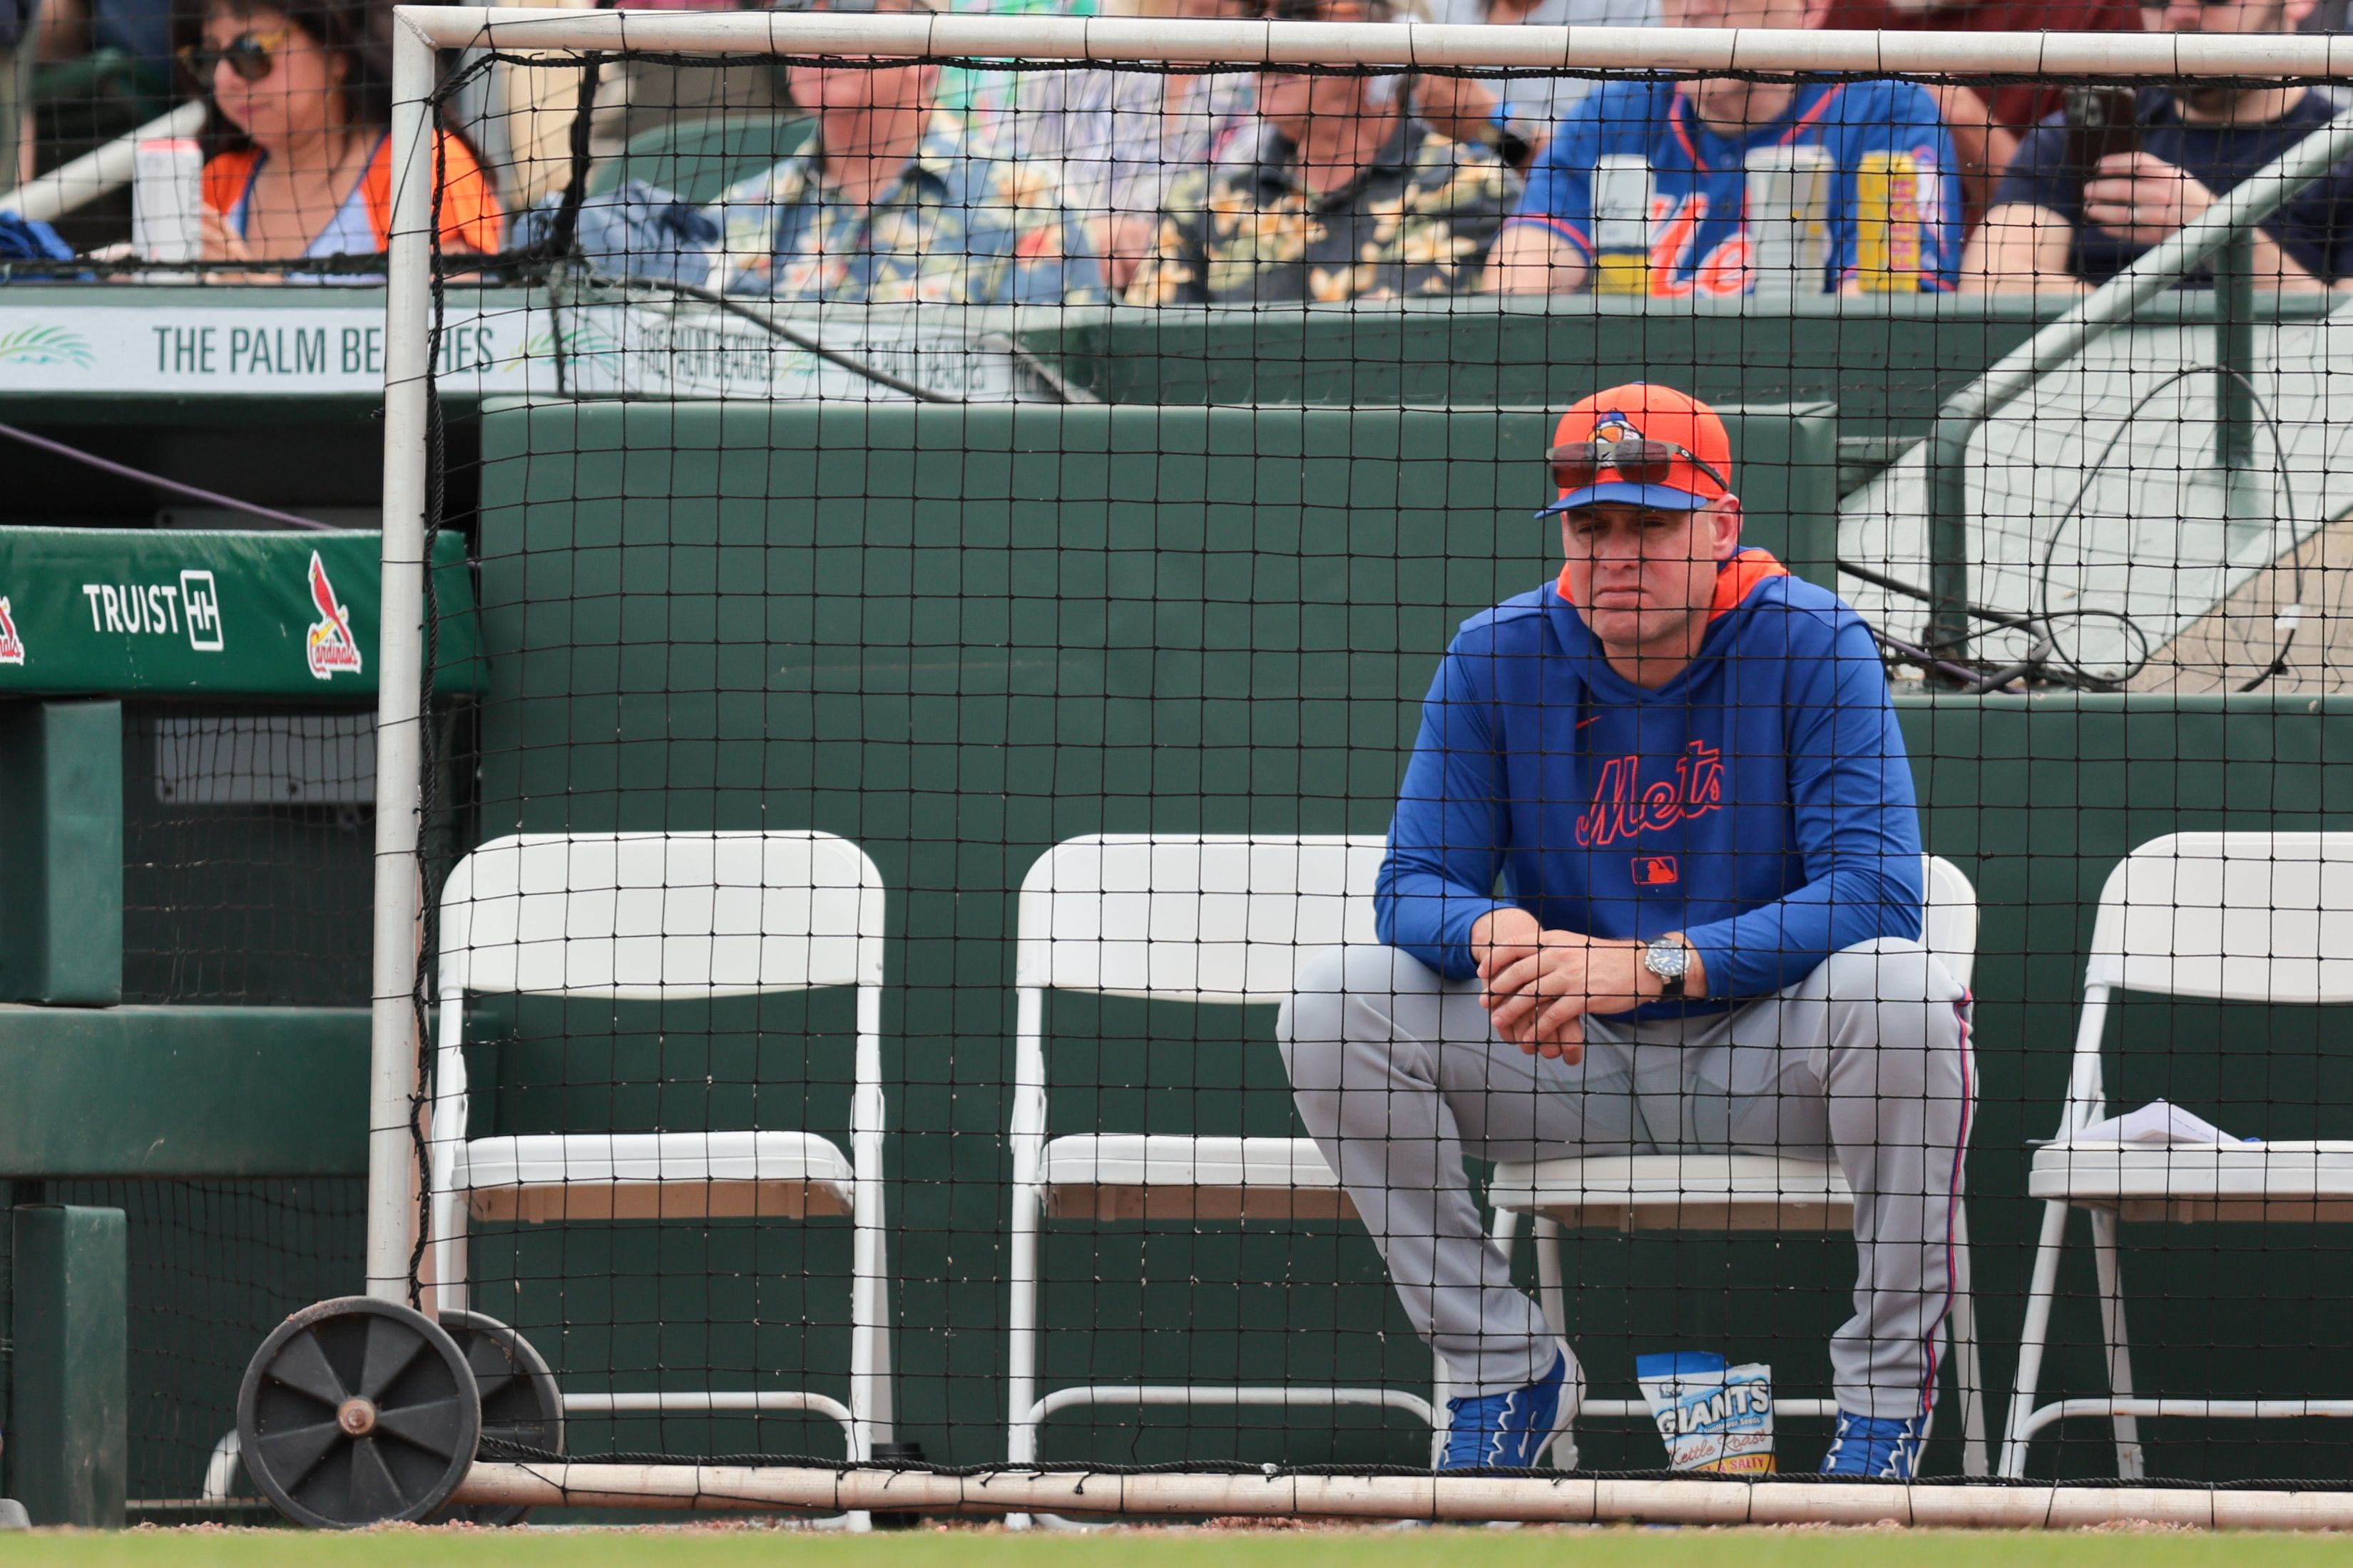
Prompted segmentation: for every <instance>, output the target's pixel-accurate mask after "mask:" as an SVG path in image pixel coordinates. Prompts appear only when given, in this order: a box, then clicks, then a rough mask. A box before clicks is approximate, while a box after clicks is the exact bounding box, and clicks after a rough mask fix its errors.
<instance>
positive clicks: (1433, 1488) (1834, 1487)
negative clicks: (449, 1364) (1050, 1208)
mask: <svg viewBox="0 0 2353 1568" xmlns="http://www.w3.org/2000/svg"><path fill="white" fill-rule="evenodd" d="M456 1500H457V1501H458V1502H459V1503H460V1504H471V1505H476V1506H482V1505H492V1506H497V1505H507V1506H518V1505H520V1506H533V1507H539V1506H546V1507H554V1506H559V1505H560V1506H565V1507H572V1508H663V1507H670V1508H684V1509H690V1510H695V1511H699V1512H745V1511H761V1510H777V1509H785V1510H824V1511H828V1512H830V1511H836V1510H875V1511H899V1512H921V1513H930V1514H946V1513H959V1514H1003V1513H1018V1512H1050V1513H1063V1514H1073V1513H1084V1514H1119V1515H1124V1516H1126V1517H1128V1518H1131V1519H1151V1518H1185V1517H1198V1516H1201V1515H1222V1516H1233V1517H1244V1518H1261V1519H1292V1518H1300V1517H1312V1518H1324V1519H1367V1520H1373V1519H1419V1520H1432V1521H1486V1520H1498V1521H1501V1520H1514V1521H1524V1522H1526V1523H1531V1524H1535V1523H1544V1524H1599V1523H1612V1522H1620V1521H1639V1522H1642V1523H1651V1524H1712V1525H1793V1524H1845V1525H1858V1524H1884V1523H1893V1524H1905V1525H1913V1526H1916V1527H1919V1528H1922V1529H1934V1530H2075V1529H2083V1528H2086V1527H2089V1526H2093V1525H2100V1524H2110V1523H2113V1522H2115V1521H2117V1520H2119V1519H2132V1520H2137V1521H2144V1522H2147V1523H2151V1524H2168V1525H2179V1526H2187V1527H2189V1528H2193V1529H2212V1530H2345V1529H2348V1528H2353V1492H2323V1491H2314V1492H2300V1491H2290V1490H2285V1489H2280V1490H2252V1489H2248V1490H2241V1489H2232V1490H2218V1491H2207V1490H2200V1489H2191V1488H2180V1489H2173V1488H2145V1487H2132V1488H2126V1487H2067V1486H2012V1487H1989V1486H1949V1485H1947V1486H1885V1485H1840V1484H1829V1483H1825V1484H1811V1483H1805V1482H1789V1481H1778V1482H1777V1481H1758V1482H1738V1481H1709V1480H1691V1481H1664V1480H1601V1479H1583V1478H1577V1477H1567V1476H1564V1477H1562V1478H1560V1479H1540V1478H1535V1477H1521V1476H1448V1475H1437V1476H1322V1475H1316V1476H1292V1475H1276V1476H1246V1475H1245V1476H1235V1475H1184V1474H1159V1475H1147V1476H1106V1475H1101V1474H1090V1473H1083V1472H1081V1473H1072V1474H1055V1475H1040V1474H1038V1473H1037V1472H1035V1471H1029V1470H1022V1469H1006V1470H1001V1471H992V1472H987V1473H983V1474H977V1475H976V1474H965V1475H939V1474H932V1473H925V1472H921V1471H912V1472H911V1471H902V1470H881V1469H875V1470H857V1469H852V1470H840V1471H837V1470H833V1469H829V1468H828V1469H820V1468H815V1467H806V1466H804V1467H794V1466H785V1465H779V1466H774V1467H769V1466H761V1467H757V1468H754V1467H752V1466H727V1465H628V1464H572V1465H535V1464H476V1465H475V1466H474V1468H473V1469H472V1471H471V1472H470V1474H469V1476H468V1478H467V1479H466V1482H465V1484H464V1485H463V1486H461V1487H460V1488H459V1491H458V1493H457V1498H456Z"/></svg>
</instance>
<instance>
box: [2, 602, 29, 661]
mask: <svg viewBox="0 0 2353 1568" xmlns="http://www.w3.org/2000/svg"><path fill="white" fill-rule="evenodd" d="M24 662H25V639H24V638H23V637H18V636H17V635H16V616H15V614H14V613H13V612H11V611H10V610H9V608H8V601H7V599H6V598H5V596H0V664H22V663H24Z"/></svg>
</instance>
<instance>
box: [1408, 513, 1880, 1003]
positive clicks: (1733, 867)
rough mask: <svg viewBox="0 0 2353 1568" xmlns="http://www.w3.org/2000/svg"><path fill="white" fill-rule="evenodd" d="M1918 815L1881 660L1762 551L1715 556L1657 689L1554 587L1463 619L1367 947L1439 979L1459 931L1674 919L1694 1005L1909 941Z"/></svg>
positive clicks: (1435, 697)
mask: <svg viewBox="0 0 2353 1568" xmlns="http://www.w3.org/2000/svg"><path fill="white" fill-rule="evenodd" d="M1919 856H1920V826H1919V820H1918V816H1917V814H1916V812H1915V807H1914V801H1913V794H1912V771H1911V767H1910V765H1909V763H1907V762H1906V761H1905V754H1904V738H1903V736H1902V734H1901V733H1900V732H1899V731H1897V729H1896V726H1895V712H1894V705H1893V703H1892V702H1891V701H1890V700H1889V696H1888V689H1887V679H1886V676H1885V673H1884V671H1883V668H1882V667H1881V664H1880V660H1879V651H1878V649H1877V647H1875V646H1874V645H1873V641H1872V637H1871V633H1870V630H1869V629H1868V628H1867V627H1866V626H1864V625H1863V623H1862V617H1861V616H1858V615H1857V614H1856V613H1855V612H1854V611H1853V610H1852V609H1851V608H1849V607H1848V606H1847V605H1846V604H1845V603H1844V602H1843V601H1841V599H1840V598H1839V597H1838V596H1837V595H1834V594H1831V593H1830V592H1829V591H1828V590H1826V589H1822V588H1818V587H1816V586H1814V585H1813V584H1810V583H1807V582H1805V581H1803V580H1802V579H1800V578H1797V577H1793V576H1791V575H1789V574H1788V572H1786V571H1784V570H1783V569H1782V567H1781V565H1780V563H1778V562H1776V561H1775V560H1774V559H1773V558H1772V557H1771V556H1770V555H1768V554H1767V553H1766V552H1763V551H1761V550H1746V551H1743V552H1740V553H1739V554H1737V555H1736V556H1734V557H1733V558H1732V560H1731V561H1730V562H1728V563H1725V566H1724V567H1723V568H1722V569H1721V570H1720V571H1719V573H1718V575H1717V578H1716V593H1715V605H1714V607H1713V609H1712V612H1711V614H1710V616H1709V624H1708V627H1707V631H1706V634H1705V636H1704V637H1703V639H1702V641H1701V643H1700V649H1699V657H1698V658H1694V660H1693V661H1692V663H1691V665H1690V666H1689V667H1688V668H1685V669H1684V670H1683V672H1682V673H1680V674H1679V675H1677V676H1676V677H1675V679H1673V680H1672V681H1670V682H1668V683H1667V684H1666V685H1665V686H1663V687H1661V688H1660V689H1657V690H1655V691H1650V690H1645V689H1642V688H1641V687H1639V686H1636V685H1634V684H1633V683H1632V682H1630V681H1629V680H1627V679H1624V678H1623V677H1621V676H1620V675H1619V674H1618V673H1617V671H1615V670H1613V669H1611V668H1609V660H1608V659H1607V658H1605V657H1604V656H1603V654H1602V650H1601V647H1600V645H1599V643H1598V642H1597V641H1596V640H1595V639H1594V637H1593V634H1592V633H1591V632H1590V631H1589V630H1588V629H1587V627H1586V625H1585V618H1584V616H1581V615H1579V614H1578V613H1577V607H1576V606H1575V605H1572V604H1570V603H1569V602H1568V599H1567V584H1566V580H1565V579H1564V580H1563V581H1562V582H1560V583H1556V584H1546V585H1545V586H1544V587H1542V588H1539V589H1537V590H1536V591H1535V592H1534V593H1531V594H1523V595H1520V596H1519V597H1517V598H1514V599H1508V600H1506V601H1504V603H1503V604H1500V605H1496V606H1495V607H1494V608H1493V609H1492V610H1488V611H1486V612H1485V613H1483V614H1482V615H1477V616H1472V618H1471V619H1469V620H1468V621H1465V622H1464V623H1463V624H1462V628H1461V631H1460V632H1459V633H1458V634H1457V635H1456V637H1455V638H1454V642H1453V645H1452V646H1451V647H1449V648H1448V649H1447V651H1446V658H1445V660H1444V662H1443V663H1442V664H1440V667H1439V670H1438V678H1437V679H1436V680H1435V681H1433V682H1432V683H1431V685H1430V695H1429V697H1428V698H1427V699H1426V700H1424V701H1423V704H1422V716H1421V734H1420V738H1419V740H1418V741H1417V742H1415V746H1414V753H1413V760H1412V761H1411V762H1410V763H1409V764H1407V767H1406V774H1405V783H1404V784H1403V785H1402V786H1401V787H1400V788H1399V790H1398V807H1397V816H1396V817H1395V819H1394V820H1393V821H1392V823H1391V825H1390V827H1389V843H1388V858H1387V859H1386V861H1385V862H1384V863H1383V865H1382V867H1381V877H1380V886H1379V890H1378V898H1377V908H1376V921H1377V927H1378V931H1379V933H1380V938H1381V940H1382V941H1383V942H1388V943H1389V944H1390V945H1392V946H1395V947H1398V948H1402V949H1404V950H1405V951H1406V952H1409V953H1411V954H1413V955H1414V956H1415V957H1416V958H1419V959H1420V960H1421V961H1422V962H1423V963H1427V964H1429V965H1430V966H1431V967H1432V968H1434V969H1436V970H1438V971H1439V972H1440V973H1442V974H1444V975H1446V976H1448V977H1449V978H1451V979H1458V980H1459V979H1465V978H1468V977H1469V976H1470V975H1472V973H1475V971H1476V967H1477V966H1476V964H1475V963H1474V962H1473V960H1472V956H1471V952H1470V946H1469V942H1470V936H1471V927H1472V923H1473V922H1474V921H1477V920H1478V919H1479V917H1480V916H1482V915H1483V914H1485V913H1487V912H1488V911H1489V910H1494V909H1504V908H1513V907H1516V908H1519V909H1524V910H1527V911H1528V912H1529V913H1531V914H1533V915H1535V917H1536V918H1537V919H1538V920H1540V921H1543V922H1544V924H1545V927H1546V929H1547V930H1567V931H1583V932H1586V933H1588V934H1589V935H1594V936H1605V937H1617V938H1628V937H1633V938H1641V939H1642V940H1645V941H1647V940H1650V939H1651V938H1655V937H1659V936H1662V935H1664V934H1665V933H1667V932H1668V931H1682V932H1683V933H1684V935H1685V936H1686V937H1687V938H1688V939H1689V941H1690V942H1691V943H1692V945H1693V946H1694V947H1695V948H1697V949H1698V950H1699V952H1700V954H1701V956H1702V958H1703V959H1704V961H1705V963H1706V965H1707V988H1708V998H1707V1000H1705V1001H1703V1002H1700V1003H1697V1004H1694V1005H1690V1006H1688V1007H1686V1006H1685V1005H1683V1004H1652V1005H1650V1006H1649V1007H1646V1008H1644V1009H1643V1011H1644V1013H1645V1014H1646V1015H1649V1014H1658V1015H1662V1016H1668V1015H1673V1014H1676V1013H1681V1012H1686V1011H1694V1012H1707V1011H1715V1010H1719V1009H1721V1008H1724V1007H1725V1006H1727V1005H1730V1004H1731V1003H1733V1002H1735V1001H1737V1000H1741V999H1745V998H1750V997H1756V996H1762V995H1766V994H1769V993H1772V992H1775V991H1778V990H1780V989H1782V988H1783V987H1784V986H1788V985H1790V984H1795V983H1796V982H1797V981H1799V980H1800V979H1802V978H1804V976H1805V975H1806V974H1807V973H1810V971H1811V970H1813V969H1814V968H1815V967H1816V966H1817V965H1819V964H1820V963H1821V962H1822V961H1823V960H1824V959H1825V958H1827V957H1829V956H1830V955H1831V953H1833V952H1838V951H1839V950H1841V948H1847V947H1852V946H1853V945H1855V944H1856V943H1858V942H1868V941H1870V940H1872V939H1873V938H1874V937H1881V936H1898V937H1912V938H1917V937H1918V936H1919V934H1920V899H1921V886H1920V859H1919Z"/></svg>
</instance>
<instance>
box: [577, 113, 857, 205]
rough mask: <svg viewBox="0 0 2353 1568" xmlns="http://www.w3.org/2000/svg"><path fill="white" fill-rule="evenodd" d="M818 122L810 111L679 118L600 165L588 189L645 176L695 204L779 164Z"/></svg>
mask: <svg viewBox="0 0 2353 1568" xmlns="http://www.w3.org/2000/svg"><path fill="white" fill-rule="evenodd" d="M816 126H817V121H815V120H813V119H811V118H809V117H808V116H807V115H806V114H791V113H783V112H779V113H774V114H732V115H724V116H721V117H719V118H716V119H711V120H686V121H673V122H670V123H668V124H663V125H658V126H656V127H654V128H653V129H652V130H650V131H643V132H638V134H637V135H635V136H633V137H631V138H629V144H628V146H627V147H625V148H623V149H622V151H621V154H620V156H619V157H617V158H610V159H607V160H606V161H605V162H604V163H599V164H597V166H596V169H595V170H594V171H593V172H592V173H591V174H589V176H588V194H589V195H592V196H597V195H605V194H606V193H607V192H608V191H612V190H615V189H617V188H618V187H619V186H620V184H622V182H624V181H626V180H642V181H644V182H645V183H646V184H649V185H653V186H657V187H659V189H661V190H665V191H668V192H670V194H671V195H676V196H678V197H680V198H681V200H683V201H686V202H688V203H690V204H691V205H695V206H706V205H710V204H711V203H712V202H715V201H717V200H718V199H719V198H720V197H721V196H722V195H724V194H725V193H726V191H727V189H728V188H729V187H730V186H732V185H734V184H738V183H739V182H741V181H744V180H748V179H750V178H751V177H752V176H753V175H754V174H760V173H762V172H764V171H765V170H768V169H772V168H774V167H775V166H776V164H778V163H783V162H784V161H785V160H786V158H789V157H791V156H792V155H793V154H794V153H797V152H799V151H800V150H801V149H802V148H803V147H805V146H807V144H808V139H809V135H810V133H811V132H813V131H814V130H815V129H816Z"/></svg>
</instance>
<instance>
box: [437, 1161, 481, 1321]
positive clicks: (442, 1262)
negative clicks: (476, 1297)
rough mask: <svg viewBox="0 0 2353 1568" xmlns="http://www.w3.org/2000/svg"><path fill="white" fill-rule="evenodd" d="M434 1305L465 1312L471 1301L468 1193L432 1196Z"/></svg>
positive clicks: (448, 1193)
mask: <svg viewBox="0 0 2353 1568" xmlns="http://www.w3.org/2000/svg"><path fill="white" fill-rule="evenodd" d="M431 1212H432V1226H433V1237H432V1253H433V1304H434V1305H435V1307H437V1308H438V1309H439V1310H442V1311H445V1312H449V1311H459V1312H461V1311H464V1310H466V1309H467V1308H468V1307H469V1306H470V1305H471V1304H472V1302H471V1299H470V1291H469V1289H467V1287H468V1285H469V1284H470V1281H469V1279H467V1273H468V1270H469V1268H470V1264H469V1262H468V1260H467V1247H466V1221H467V1218H468V1215H467V1211H466V1194H463V1193H452V1192H446V1191H445V1192H437V1193H435V1194H433V1196H432V1203H431Z"/></svg>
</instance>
